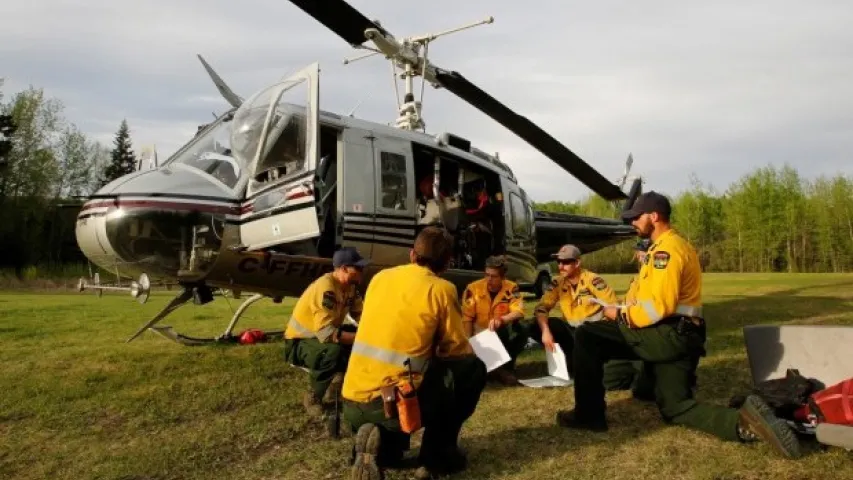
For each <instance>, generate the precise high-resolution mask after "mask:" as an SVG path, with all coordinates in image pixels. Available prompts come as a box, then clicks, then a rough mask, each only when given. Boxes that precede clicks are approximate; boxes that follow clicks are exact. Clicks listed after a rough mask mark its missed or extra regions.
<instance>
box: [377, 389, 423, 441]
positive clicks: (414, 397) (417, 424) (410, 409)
mask: <svg viewBox="0 0 853 480" xmlns="http://www.w3.org/2000/svg"><path fill="white" fill-rule="evenodd" d="M379 394H380V395H381V396H382V409H383V410H384V411H385V418H397V419H399V421H400V430H402V431H403V432H404V433H412V432H416V431H417V430H418V429H420V428H421V407H420V403H418V392H417V391H416V390H415V388H414V387H413V386H412V384H411V383H408V382H401V383H400V384H399V385H387V386H384V387H380V388H379Z"/></svg>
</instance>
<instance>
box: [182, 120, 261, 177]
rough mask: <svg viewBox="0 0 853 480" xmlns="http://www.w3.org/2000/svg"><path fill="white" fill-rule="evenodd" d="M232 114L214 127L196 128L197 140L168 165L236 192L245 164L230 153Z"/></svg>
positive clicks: (191, 142) (218, 121)
mask: <svg viewBox="0 0 853 480" xmlns="http://www.w3.org/2000/svg"><path fill="white" fill-rule="evenodd" d="M233 118H234V115H233V114H230V113H229V114H226V115H224V116H223V117H221V118H220V119H219V120H217V121H216V122H215V123H214V124H213V125H206V126H202V127H199V131H198V132H197V133H196V137H195V138H194V139H193V140H192V141H190V143H189V144H187V146H186V147H184V148H183V149H181V150H179V151H178V152H177V153H176V154H175V155H174V156H173V157H172V158H171V159H169V161H168V162H167V163H168V164H172V163H180V164H183V165H187V166H189V167H193V168H196V169H198V170H201V171H203V172H205V173H207V174H208V175H210V176H212V177H214V178H215V179H217V180H219V181H220V182H222V183H224V184H225V185H226V186H228V188H235V186H236V185H237V183H238V182H239V180H240V176H241V175H244V174H245V172H246V164H245V163H243V162H242V161H241V160H240V159H239V157H235V156H234V155H233V154H232V151H231V128H232V125H233V124H234V122H233V120H232V119H233Z"/></svg>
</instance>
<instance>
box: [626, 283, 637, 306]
mask: <svg viewBox="0 0 853 480" xmlns="http://www.w3.org/2000/svg"><path fill="white" fill-rule="evenodd" d="M636 296H637V277H636V276H634V277H631V282H630V283H629V284H628V291H627V292H625V303H626V304H629V303H633V302H634V300H635V297H636Z"/></svg>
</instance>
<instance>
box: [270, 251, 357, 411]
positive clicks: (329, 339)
mask: <svg viewBox="0 0 853 480" xmlns="http://www.w3.org/2000/svg"><path fill="white" fill-rule="evenodd" d="M367 264H368V260H367V259H364V258H362V257H361V255H359V253H358V251H357V250H356V249H354V248H351V247H344V248H342V249H340V250H338V251H336V252H335V253H334V255H333V256H332V266H333V267H334V271H332V272H329V273H326V274H324V275H323V276H321V277H320V278H318V279H316V280H314V282H312V283H311V285H309V286H308V288H306V289H305V291H304V292H302V296H300V297H299V300H297V302H296V305H295V306H294V307H293V313H292V314H291V316H290V320H289V321H288V322H287V327H286V328H285V331H284V338H285V340H284V358H285V360H286V361H288V362H289V363H291V364H292V365H295V366H298V367H305V368H307V369H308V370H309V375H308V377H309V383H310V390H309V391H308V392H305V396H304V397H303V405H304V406H305V409H306V410H307V411H308V413H309V414H310V415H312V416H320V415H322V413H323V404H324V403H325V404H326V405H330V404H333V403H334V399H335V396H336V395H337V394H338V391H339V390H340V387H341V383H342V382H343V372H344V370H346V365H347V361H348V359H349V354H350V348H351V347H352V342H353V339H354V338H355V328H353V326H352V325H344V324H343V322H344V319H345V318H346V316H347V314H349V315H350V316H351V317H352V318H353V319H354V320H358V318H359V317H360V315H361V309H362V299H361V296H360V295H359V293H358V290H357V286H358V284H359V283H361V280H362V274H363V270H364V267H366V266H367Z"/></svg>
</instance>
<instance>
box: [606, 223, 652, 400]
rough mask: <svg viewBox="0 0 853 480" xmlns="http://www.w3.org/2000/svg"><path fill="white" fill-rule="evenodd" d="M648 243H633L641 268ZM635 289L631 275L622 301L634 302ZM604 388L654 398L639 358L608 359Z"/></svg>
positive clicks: (635, 285)
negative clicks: (629, 391) (628, 391)
mask: <svg viewBox="0 0 853 480" xmlns="http://www.w3.org/2000/svg"><path fill="white" fill-rule="evenodd" d="M650 245H651V242H650V241H649V239H647V238H645V239H640V240H639V241H637V243H636V244H635V245H634V259H635V260H636V261H637V264H638V265H639V266H640V267H641V268H642V266H643V262H644V261H645V258H646V252H647V251H648V249H649V246H650ZM636 291H637V277H632V278H631V282H630V283H629V284H628V291H627V292H626V293H625V299H624V301H623V302H622V303H623V304H631V303H634V296H635V295H636ZM604 388H605V389H606V390H628V389H630V390H631V393H632V394H633V396H634V398H637V399H639V400H645V401H653V400H654V399H655V385H654V379H652V378H651V376H650V374H649V371H648V369H646V368H644V365H643V362H642V361H641V360H633V361H631V360H610V361H608V362H607V364H605V368H604Z"/></svg>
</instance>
